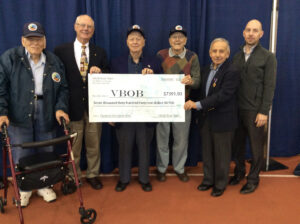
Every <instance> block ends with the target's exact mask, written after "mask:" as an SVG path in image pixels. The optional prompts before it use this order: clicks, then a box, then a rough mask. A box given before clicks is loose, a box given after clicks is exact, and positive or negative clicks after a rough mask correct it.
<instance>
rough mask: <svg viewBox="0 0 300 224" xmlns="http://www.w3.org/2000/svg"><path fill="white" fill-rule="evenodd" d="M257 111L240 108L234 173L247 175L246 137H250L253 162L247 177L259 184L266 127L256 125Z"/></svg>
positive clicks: (248, 179)
mask: <svg viewBox="0 0 300 224" xmlns="http://www.w3.org/2000/svg"><path fill="white" fill-rule="evenodd" d="M256 116H257V112H255V111H247V110H240V111H239V127H238V129H237V131H236V133H235V140H234V147H233V155H234V160H235V163H236V167H235V169H234V174H235V175H237V176H239V177H243V176H245V153H246V138H247V136H248V137H249V142H250V148H251V153H252V163H251V168H250V172H249V174H248V177H247V181H248V183H252V184H258V182H259V172H260V170H261V167H262V163H263V153H264V152H263V144H264V127H259V128H258V127H256V123H255V119H256Z"/></svg>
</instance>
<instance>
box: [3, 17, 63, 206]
mask: <svg viewBox="0 0 300 224" xmlns="http://www.w3.org/2000/svg"><path fill="white" fill-rule="evenodd" d="M45 48H46V36H45V31H44V28H43V26H42V25H41V24H40V23H38V22H31V23H26V24H25V25H24V27H23V34H22V46H20V47H16V48H12V49H9V50H7V51H6V52H4V54H3V55H2V56H1V57H0V126H2V124H4V123H5V124H6V125H7V126H8V134H9V137H10V140H11V144H12V145H13V144H20V143H24V142H33V141H43V140H49V139H52V138H54V137H55V129H54V125H55V122H56V121H57V122H58V123H60V119H61V117H63V118H64V119H65V120H66V122H67V123H68V122H69V116H68V114H67V112H68V88H67V87H68V86H67V81H66V78H65V71H64V66H63V64H62V63H61V61H60V60H59V59H58V58H57V57H56V56H55V55H54V54H52V53H51V52H49V51H46V50H45ZM52 151H53V146H47V147H41V148H39V149H38V150H36V149H34V148H30V149H22V148H21V147H13V148H12V155H13V159H14V163H16V164H18V163H19V161H20V159H22V158H25V157H27V156H31V155H36V154H37V153H42V152H52ZM37 194H38V195H39V196H41V197H43V199H44V200H45V201H46V202H51V201H54V200H55V199H56V194H55V192H54V191H53V190H52V188H49V187H46V188H42V189H38V191H37ZM31 195H32V191H23V190H22V189H20V198H21V206H22V207H26V206H27V205H28V204H29V199H30V197H31Z"/></svg>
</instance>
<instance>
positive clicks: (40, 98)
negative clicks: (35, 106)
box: [33, 95, 43, 100]
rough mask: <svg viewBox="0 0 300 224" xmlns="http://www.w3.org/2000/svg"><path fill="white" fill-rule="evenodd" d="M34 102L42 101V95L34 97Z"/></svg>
mask: <svg viewBox="0 0 300 224" xmlns="http://www.w3.org/2000/svg"><path fill="white" fill-rule="evenodd" d="M33 98H34V99H35V100H42V99H43V95H34V97H33Z"/></svg>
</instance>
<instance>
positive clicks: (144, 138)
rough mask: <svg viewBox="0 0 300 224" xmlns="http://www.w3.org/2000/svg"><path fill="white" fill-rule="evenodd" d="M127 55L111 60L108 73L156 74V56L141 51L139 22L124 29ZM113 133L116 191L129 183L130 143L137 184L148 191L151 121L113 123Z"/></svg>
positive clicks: (141, 42) (157, 61) (152, 132)
mask: <svg viewBox="0 0 300 224" xmlns="http://www.w3.org/2000/svg"><path fill="white" fill-rule="evenodd" d="M126 42H127V46H128V49H129V54H127V55H125V56H123V57H120V58H117V59H115V60H113V61H112V66H111V71H112V73H121V74H124V73H129V74H137V75H139V74H143V75H145V74H153V73H158V74H160V73H161V72H162V71H161V67H160V63H159V60H158V59H157V58H156V57H149V56H147V55H144V54H143V48H144V46H145V33H144V31H143V29H142V28H141V27H140V26H139V25H133V26H132V27H130V28H129V29H128V31H127V41H126ZM115 126H116V134H117V139H118V142H119V173H120V180H119V182H118V184H117V186H116V189H115V190H116V191H124V190H125V189H126V187H127V185H128V184H129V182H130V176H131V175H130V170H131V158H132V150H133V147H134V145H136V146H137V149H138V166H139V183H140V184H141V187H142V189H143V190H144V191H151V190H152V185H151V183H150V180H149V160H150V143H151V141H152V139H153V134H154V127H155V124H153V123H117V124H116V125H115Z"/></svg>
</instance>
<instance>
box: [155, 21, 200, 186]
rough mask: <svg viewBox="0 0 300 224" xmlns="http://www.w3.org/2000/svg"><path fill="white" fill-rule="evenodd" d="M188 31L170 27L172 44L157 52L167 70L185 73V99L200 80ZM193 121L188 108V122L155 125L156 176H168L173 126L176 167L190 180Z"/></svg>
mask: <svg viewBox="0 0 300 224" xmlns="http://www.w3.org/2000/svg"><path fill="white" fill-rule="evenodd" d="M186 42H187V33H186V31H185V29H184V28H183V27H182V26H180V25H177V26H175V27H174V28H172V29H171V30H170V34H169V43H170V46H171V47H170V48H168V49H163V50H160V51H159V52H158V53H157V55H158V57H159V58H160V59H161V64H162V67H163V70H164V73H165V74H185V76H184V78H183V79H182V81H181V82H182V83H183V84H185V85H186V96H185V98H186V100H188V99H189V92H190V88H191V87H192V88H197V87H198V85H199V82H200V65H199V61H198V56H197V55H196V54H195V53H194V52H192V51H190V50H188V49H186V48H185V45H186ZM190 122H191V111H186V112H185V122H181V123H179V122H163V123H159V124H158V125H157V128H156V141H157V159H156V163H157V164H156V165H157V179H158V180H159V181H165V180H166V171H167V167H168V164H169V137H170V131H171V129H172V134H173V139H174V141H173V151H172V162H173V168H174V171H175V173H176V174H177V176H178V177H179V179H180V180H181V181H183V182H187V181H188V180H189V177H188V175H187V174H186V172H185V170H184V165H185V162H186V159H187V149H188V138H189V129H190Z"/></svg>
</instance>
